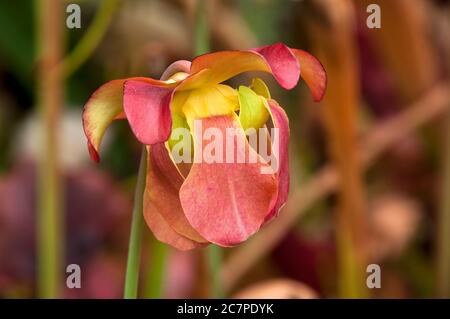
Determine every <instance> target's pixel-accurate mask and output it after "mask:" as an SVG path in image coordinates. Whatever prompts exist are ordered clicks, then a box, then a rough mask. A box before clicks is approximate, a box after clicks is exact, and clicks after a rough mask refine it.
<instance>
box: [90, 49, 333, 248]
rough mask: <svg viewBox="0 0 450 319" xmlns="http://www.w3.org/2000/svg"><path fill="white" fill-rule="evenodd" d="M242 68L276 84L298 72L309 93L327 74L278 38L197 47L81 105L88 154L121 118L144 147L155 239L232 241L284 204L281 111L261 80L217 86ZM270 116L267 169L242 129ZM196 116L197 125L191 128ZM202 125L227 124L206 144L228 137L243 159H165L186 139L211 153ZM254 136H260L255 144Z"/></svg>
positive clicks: (318, 91)
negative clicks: (158, 74)
mask: <svg viewBox="0 0 450 319" xmlns="http://www.w3.org/2000/svg"><path fill="white" fill-rule="evenodd" d="M248 71H263V72H269V73H271V74H272V75H273V76H274V78H275V79H276V80H277V82H278V83H279V84H280V85H281V86H282V87H283V88H285V89H292V88H293V87H295V86H296V85H297V82H298V80H299V78H300V75H301V77H302V78H303V79H304V80H305V82H306V84H307V85H308V87H309V89H310V91H311V93H312V96H313V98H314V100H315V101H319V100H320V99H321V98H322V96H323V95H324V92H325V87H326V74H325V71H324V69H323V67H322V65H321V64H320V62H319V61H318V60H317V59H316V58H314V57H313V56H312V55H310V54H309V53H307V52H305V51H302V50H297V49H290V48H288V47H287V46H285V45H284V44H282V43H277V44H274V45H269V46H264V47H260V48H256V49H252V50H248V51H221V52H215V53H210V54H204V55H201V56H198V57H196V58H195V59H194V60H193V61H192V63H191V62H189V61H177V62H175V63H173V64H172V65H170V66H169V67H168V68H167V70H166V71H165V72H164V74H163V76H162V79H161V80H154V79H151V78H144V77H137V78H128V79H121V80H113V81H110V82H108V83H106V84H104V85H103V86H101V87H100V88H99V89H98V90H97V91H96V92H94V94H93V95H92V97H91V98H90V99H89V101H88V102H87V103H86V105H85V109H84V113H83V125H84V130H85V133H86V136H87V138H88V147H89V151H90V154H91V157H92V158H93V159H94V160H95V161H98V160H99V156H98V149H99V145H100V142H101V139H102V136H103V134H104V132H105V130H106V128H107V127H108V126H109V124H111V122H112V121H113V120H115V119H123V118H126V119H127V120H128V122H129V124H130V127H131V129H132V131H133V133H134V135H135V136H136V138H137V139H138V140H139V141H140V142H141V143H142V144H145V145H148V147H147V150H148V171H147V187H146V189H145V193H144V217H145V220H146V222H147V225H148V226H149V228H150V229H151V230H152V232H153V233H154V235H155V236H156V237H157V238H158V239H159V240H160V241H162V242H165V243H168V244H170V245H172V246H174V247H176V248H178V249H182V250H187V249H192V248H195V247H199V246H203V245H205V244H208V243H214V244H217V245H220V246H233V245H236V244H239V243H241V242H243V241H245V240H246V239H247V238H248V237H249V236H251V235H252V234H254V233H255V232H257V231H258V229H259V228H260V227H261V226H262V225H263V224H264V223H266V222H267V221H269V220H271V219H272V218H273V217H275V216H277V214H278V212H279V210H280V208H281V207H282V206H283V204H284V203H285V202H286V200H287V196H288V191H289V171H288V170H289V168H288V166H289V165H288V156H287V153H288V143H289V123H288V118H287V116H286V114H285V112H284V111H283V109H282V108H281V107H280V106H279V105H278V103H277V102H276V101H275V100H273V99H271V97H270V93H269V91H268V89H267V87H266V85H265V84H264V82H263V81H262V80H261V79H258V78H256V79H254V80H253V82H252V84H251V85H250V87H245V86H241V87H239V89H234V88H232V87H230V86H228V85H225V84H222V82H224V81H226V80H228V79H230V78H232V77H234V76H236V75H238V74H240V73H243V72H248ZM270 119H271V123H272V124H273V127H274V128H276V129H277V130H278V131H277V132H278V135H277V139H276V141H275V140H273V141H272V146H275V144H274V143H275V142H276V143H277V145H276V146H277V151H275V149H274V151H273V152H272V153H274V154H275V155H276V156H275V162H276V169H273V167H271V165H270V164H269V163H268V161H267V160H265V159H264V158H263V156H262V155H263V154H259V153H258V150H257V148H256V147H255V145H251V143H249V139H250V138H247V136H246V134H245V131H244V130H245V129H256V130H260V129H263V130H264V129H265V128H266V126H265V124H266V123H267V122H268V121H269V120H270ZM199 120H201V127H200V128H199V129H195V125H196V122H197V121H199ZM178 128H185V129H186V130H188V132H189V136H188V138H181V140H180V138H177V136H175V134H174V132H175V130H176V129H178ZM209 129H214V132H219V133H222V136H226V135H227V132H228V131H227V129H233V130H234V132H235V135H234V137H233V138H234V139H233V140H232V141H231V143H230V144H229V145H228V148H227V145H226V143H225V142H224V143H222V144H223V149H217V148H216V149H215V152H216V153H217V151H223V154H225V152H227V151H229V150H230V145H231V151H233V152H234V153H233V154H238V155H236V156H239V155H245V156H243V157H244V158H245V160H244V161H241V162H239V161H234V162H232V163H229V162H224V161H205V160H201V161H196V160H194V161H193V163H192V164H186V163H184V164H183V163H178V162H176V161H175V160H174V157H173V155H172V153H173V150H174V148H175V147H176V146H175V145H177V143H178V144H180V145H182V146H183V145H184V146H186V145H190V142H191V137H192V141H193V156H192V157H190V156H189V155H188V157H189V158H197V157H196V156H197V155H199V154H200V155H201V154H203V153H205V152H208V150H209V151H210V149H208V147H209V148H210V144H208V143H204V140H205V133H206V132H208V130H209ZM272 138H273V136H272ZM206 139H208V138H206ZM269 140H270V137H269ZM215 142H217V141H215ZM261 142H262V139H261V137H259V138H258V144H260V143H261ZM189 149H190V147H188V148H187V150H189ZM184 150H185V151H186V148H184ZM215 155H217V154H215ZM233 156H234V155H233ZM252 156H253V158H256V160H255V161H251V160H250V158H251V157H252ZM271 164H273V163H271ZM263 171H265V173H261V172H263Z"/></svg>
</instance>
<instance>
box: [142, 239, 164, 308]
mask: <svg viewBox="0 0 450 319" xmlns="http://www.w3.org/2000/svg"><path fill="white" fill-rule="evenodd" d="M150 245H151V252H150V259H149V261H150V263H151V267H150V271H149V272H148V274H147V280H146V283H145V290H144V291H145V292H144V298H147V299H154V298H162V297H163V296H164V286H163V285H164V276H165V269H166V264H167V263H166V257H167V253H168V249H167V245H166V244H163V243H161V242H159V241H158V240H154V239H153V238H152V239H151V243H150Z"/></svg>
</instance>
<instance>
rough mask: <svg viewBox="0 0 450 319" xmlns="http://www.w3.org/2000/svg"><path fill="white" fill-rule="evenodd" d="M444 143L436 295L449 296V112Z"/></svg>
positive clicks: (449, 113)
mask: <svg viewBox="0 0 450 319" xmlns="http://www.w3.org/2000/svg"><path fill="white" fill-rule="evenodd" d="M446 130H447V132H446V145H445V158H444V161H445V162H444V179H443V184H442V188H441V190H442V193H441V208H440V212H439V217H438V238H437V245H438V247H437V249H438V250H437V278H436V279H437V282H436V284H437V295H438V297H441V298H450V196H449V194H450V112H448V113H447V119H446Z"/></svg>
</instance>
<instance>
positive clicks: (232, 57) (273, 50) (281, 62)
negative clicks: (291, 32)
mask: <svg viewBox="0 0 450 319" xmlns="http://www.w3.org/2000/svg"><path fill="white" fill-rule="evenodd" d="M204 69H209V70H210V74H208V80H209V81H210V82H211V83H220V82H223V81H225V80H227V79H229V78H232V77H233V76H236V75H238V74H240V73H243V72H248V71H263V72H269V73H272V74H273V76H274V78H275V79H276V80H277V81H278V83H279V84H280V85H281V86H282V87H283V88H285V89H292V88H293V87H294V86H295V85H297V82H298V80H299V77H300V68H299V64H298V61H297V59H296V58H295V56H294V55H293V53H292V52H291V50H290V49H289V48H288V47H287V46H285V45H284V44H283V43H276V44H273V45H268V46H264V47H260V48H256V49H253V50H249V51H219V52H214V53H208V54H204V55H200V56H198V57H196V58H195V59H194V60H193V61H192V64H191V74H192V73H196V72H199V71H201V70H204Z"/></svg>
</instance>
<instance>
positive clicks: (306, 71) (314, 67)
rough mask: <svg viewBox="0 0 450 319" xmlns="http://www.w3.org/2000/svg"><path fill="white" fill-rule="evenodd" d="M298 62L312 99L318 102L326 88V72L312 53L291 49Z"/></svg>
mask: <svg viewBox="0 0 450 319" xmlns="http://www.w3.org/2000/svg"><path fill="white" fill-rule="evenodd" d="M291 50H292V52H293V53H294V55H295V56H296V57H297V59H298V61H299V63H300V70H301V76H302V78H303V80H305V82H306V84H307V85H308V87H309V90H310V91H311V94H312V96H313V99H314V101H316V102H319V101H320V100H322V98H323V96H324V95H325V90H326V88H327V74H326V72H325V69H324V68H323V66H322V64H321V63H320V62H319V60H317V59H316V58H315V57H314V56H313V55H311V54H309V53H308V52H306V51H303V50H299V49H291Z"/></svg>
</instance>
